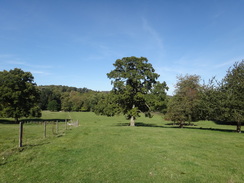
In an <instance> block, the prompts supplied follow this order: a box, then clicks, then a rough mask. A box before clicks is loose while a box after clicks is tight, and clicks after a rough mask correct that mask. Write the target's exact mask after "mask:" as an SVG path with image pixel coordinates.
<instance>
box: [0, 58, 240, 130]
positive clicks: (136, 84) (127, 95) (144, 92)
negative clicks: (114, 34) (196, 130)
mask: <svg viewBox="0 0 244 183" xmlns="http://www.w3.org/2000/svg"><path fill="white" fill-rule="evenodd" d="M113 65H114V70H112V71H111V72H109V73H107V77H108V78H109V79H111V82H112V85H113V88H112V90H111V91H107V92H100V91H93V90H90V89H87V88H76V87H68V86H61V85H59V86H57V85H48V86H37V85H36V83H34V77H33V76H32V74H31V73H30V72H24V71H22V70H21V69H18V68H15V69H13V70H10V71H6V70H4V71H1V72H0V116H1V117H13V118H15V119H16V121H18V119H19V118H20V117H28V116H36V117H39V116H40V115H41V110H51V111H60V110H62V111H83V112H85V111H93V112H95V113H96V114H98V115H107V116H114V115H116V114H121V113H122V114H124V115H125V116H126V118H127V119H130V125H131V126H134V125H135V120H136V118H137V117H138V116H140V114H142V113H144V114H145V115H146V116H147V117H152V112H161V113H163V114H165V118H166V119H168V120H171V121H173V122H174V123H175V124H178V125H179V127H183V126H184V125H189V124H191V122H193V121H198V120H215V121H223V122H230V123H235V124H237V131H238V132H240V131H241V123H242V122H243V120H244V97H243V96H244V95H243V93H244V60H242V61H241V62H236V63H235V64H234V65H233V66H232V67H231V68H229V70H228V71H227V73H226V76H225V77H224V78H223V79H222V80H221V81H217V80H216V79H215V78H214V77H213V78H212V79H210V80H209V81H208V83H206V82H202V80H201V77H200V76H198V75H185V76H183V75H180V76H177V83H176V88H175V92H174V95H173V96H171V97H169V96H167V95H166V92H167V90H168V86H167V84H166V82H164V81H163V82H160V81H158V78H159V74H157V73H156V72H155V69H154V68H153V66H152V64H150V63H149V62H148V60H147V58H145V57H140V58H138V57H124V58H122V59H117V60H116V62H115V63H114V64H113Z"/></svg>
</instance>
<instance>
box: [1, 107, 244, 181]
mask: <svg viewBox="0 0 244 183" xmlns="http://www.w3.org/2000/svg"><path fill="white" fill-rule="evenodd" d="M69 117H71V118H72V119H73V120H79V124H80V126H79V127H77V128H72V129H69V130H65V124H64V123H60V126H59V134H58V135H57V134H53V133H52V132H51V130H52V129H53V126H52V124H50V125H48V126H49V132H48V136H47V138H45V139H44V138H43V125H38V124H25V125H24V130H25V131H24V140H23V144H24V147H23V148H17V145H18V125H16V124H8V123H1V122H0V182H11V183H12V182H48V183H49V182H51V183H52V182H72V183H73V182H82V183H83V182H85V183H87V182H106V183H109V182H111V183H115V182H125V183H128V182H138V183H139V182H140V183H141V182H142V183H143V182H152V183H153V182H159V183H162V182H174V183H175V182H186V183H190V182H197V183H199V182H206V183H209V182H211V183H213V182H221V183H222V182H226V183H237V182H244V155H243V152H244V143H243V142H244V135H243V134H237V133H234V132H232V131H234V130H235V126H231V125H218V124H215V123H214V122H211V121H200V122H196V123H195V125H196V126H191V127H186V128H183V129H179V128H176V126H172V125H169V124H168V123H169V122H166V121H163V120H162V117H161V116H159V115H155V116H154V117H153V118H151V119H148V118H144V117H140V118H138V119H137V120H136V122H138V123H137V124H138V126H136V127H129V126H127V123H128V121H126V120H125V118H124V117H123V116H117V117H105V116H97V115H95V114H93V113H85V112H84V113H79V112H71V113H64V112H57V113H51V112H47V111H46V112H44V113H43V117H42V118H43V119H55V120H56V119H66V118H69Z"/></svg>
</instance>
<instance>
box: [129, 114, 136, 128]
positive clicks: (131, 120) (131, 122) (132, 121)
mask: <svg viewBox="0 0 244 183" xmlns="http://www.w3.org/2000/svg"><path fill="white" fill-rule="evenodd" d="M130 126H135V118H134V116H131V118H130Z"/></svg>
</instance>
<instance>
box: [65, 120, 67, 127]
mask: <svg viewBox="0 0 244 183" xmlns="http://www.w3.org/2000/svg"><path fill="white" fill-rule="evenodd" d="M65 130H67V119H65Z"/></svg>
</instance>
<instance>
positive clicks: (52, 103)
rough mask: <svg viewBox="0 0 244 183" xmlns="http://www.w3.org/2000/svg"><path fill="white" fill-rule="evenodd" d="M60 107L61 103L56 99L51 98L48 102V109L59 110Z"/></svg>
mask: <svg viewBox="0 0 244 183" xmlns="http://www.w3.org/2000/svg"><path fill="white" fill-rule="evenodd" d="M58 109H59V105H58V102H57V101H56V100H51V101H49V102H48V105H47V110H49V111H58Z"/></svg>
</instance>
